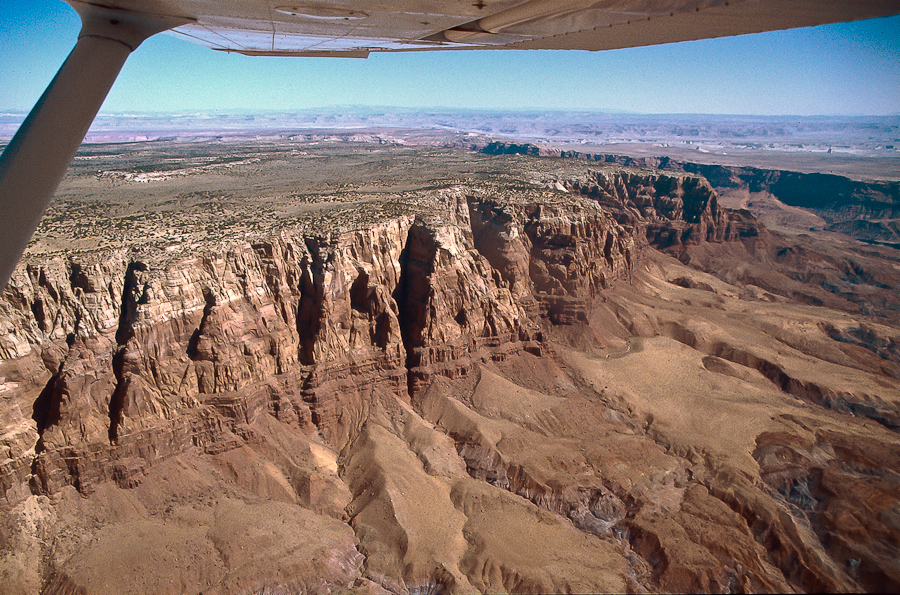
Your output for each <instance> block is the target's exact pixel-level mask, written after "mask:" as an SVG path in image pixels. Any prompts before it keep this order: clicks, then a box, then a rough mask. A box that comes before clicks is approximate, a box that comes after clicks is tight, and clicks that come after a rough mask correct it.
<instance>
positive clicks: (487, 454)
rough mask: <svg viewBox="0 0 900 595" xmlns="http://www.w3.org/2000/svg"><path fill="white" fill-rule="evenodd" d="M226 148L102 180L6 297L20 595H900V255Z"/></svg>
mask: <svg viewBox="0 0 900 595" xmlns="http://www.w3.org/2000/svg"><path fill="white" fill-rule="evenodd" d="M202 147H203V148H202V149H201V148H198V146H197V145H194V144H190V143H179V142H175V141H173V142H171V143H163V144H162V145H160V144H159V143H133V144H130V145H96V146H94V147H93V148H91V147H88V148H86V149H83V151H82V153H81V154H80V156H81V160H80V161H79V160H77V159H76V163H75V165H74V166H73V170H72V171H71V172H70V174H69V177H68V178H67V180H66V182H64V184H63V186H62V187H61V190H60V192H59V194H58V197H57V199H56V202H55V203H54V206H52V207H51V209H50V212H48V214H47V216H46V217H45V220H44V222H43V223H42V227H41V228H40V229H39V231H38V235H37V237H36V238H35V240H34V242H33V243H32V245H31V246H30V247H29V251H28V252H27V253H26V256H25V258H24V259H23V262H22V263H20V266H19V268H17V270H16V272H15V273H14V275H13V278H12V280H11V282H10V284H9V286H8V287H7V288H6V289H5V290H4V292H3V294H2V300H0V331H2V332H0V399H2V401H0V424H2V434H0V527H2V531H0V584H2V585H4V587H3V590H4V592H8V593H44V594H47V595H50V594H57V593H59V594H78V593H85V594H87V593H90V594H103V593H110V594H112V593H116V594H124V593H173V594H174V593H205V594H211V595H212V594H239V593H240V594H242V593H260V594H262V593H273V594H274V593H328V592H353V593H444V592H446V593H473V592H490V593H502V592H508V593H521V592H528V593H547V592H579V593H595V592H631V593H643V592H696V591H704V592H712V591H716V592H750V591H752V592H770V591H778V592H806V591H895V590H896V589H897V588H898V587H900V566H898V563H897V560H898V559H900V557H898V553H900V504H898V502H900V475H898V472H897V469H898V468H900V465H898V463H900V437H898V433H897V432H898V429H900V407H898V404H900V389H898V379H900V300H898V297H897V292H896V289H897V288H898V287H900V253H898V252H897V251H896V250H895V249H893V248H891V247H889V246H883V245H870V244H865V243H860V242H857V241H855V240H853V239H851V238H849V237H846V236H841V235H838V234H833V233H828V232H826V231H821V230H820V229H816V230H809V229H808V228H807V229H801V228H797V227H794V228H788V227H789V226H786V227H785V228H783V229H774V228H772V229H770V228H769V227H767V226H766V225H765V224H764V223H763V221H761V219H760V218H759V217H757V216H756V215H754V213H753V212H752V210H751V209H749V208H727V207H726V206H724V205H723V198H722V197H721V196H720V193H719V191H717V188H718V187H719V186H721V184H716V183H715V180H716V179H717V178H716V177H715V176H714V175H712V174H711V173H710V172H694V171H688V168H685V167H679V168H677V169H678V171H675V169H674V168H660V167H659V164H646V163H644V164H638V163H629V164H623V163H618V162H616V163H606V162H604V163H599V162H597V160H596V159H595V160H587V159H574V158H571V157H573V156H565V155H558V156H554V157H546V156H545V157H541V156H538V155H527V154H521V153H522V152H521V151H500V150H495V151H493V152H494V153H498V154H497V155H487V154H485V153H477V152H465V151H460V150H458V149H451V148H446V147H427V148H424V147H407V146H390V145H389V146H382V145H380V144H379V145H378V149H377V151H376V150H374V149H373V146H372V143H371V142H369V143H354V142H347V141H346V140H343V139H328V138H324V139H316V140H309V139H306V140H305V141H304V142H297V141H291V142H286V141H283V140H278V141H271V142H247V143H243V141H242V143H228V142H222V143H221V144H219V145H202ZM156 151H165V152H166V154H168V155H176V156H177V157H174V158H170V160H169V161H163V160H160V159H156V158H155V155H156V153H155V152H156ZM526 152H527V151H526ZM564 157H568V158H564ZM326 161H327V165H323V163H324V162H326ZM648 165H655V166H654V167H648ZM323 168H324V169H323ZM329 168H330V169H329ZM733 173H734V172H732V174H733ZM141 175H142V176H143V177H139V176H141ZM739 177H740V176H737V178H739ZM737 178H734V176H732V178H730V179H737ZM338 179H339V180H340V183H337V182H336V181H335V180H338ZM711 182H713V183H711ZM714 184H715V186H714ZM774 184H775V182H773V183H772V185H770V186H767V187H766V189H765V191H767V192H768V191H772V193H773V194H775V190H777V188H775V186H774ZM773 188H775V190H773ZM753 191H754V192H763V189H754V190H753ZM734 206H735V207H742V206H748V205H742V204H735V205H734ZM749 206H753V205H752V204H751V205H749ZM809 214H810V216H820V215H819V214H817V213H816V212H815V211H809ZM891 216H892V217H893V216H895V214H892V215H891ZM100 238H102V241H101V239H100ZM73 246H74V248H73Z"/></svg>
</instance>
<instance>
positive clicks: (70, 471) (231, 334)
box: [2, 192, 636, 502]
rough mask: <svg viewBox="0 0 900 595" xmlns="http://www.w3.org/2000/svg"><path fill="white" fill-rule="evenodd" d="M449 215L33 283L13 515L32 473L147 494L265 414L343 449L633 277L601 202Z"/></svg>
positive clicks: (25, 313)
mask: <svg viewBox="0 0 900 595" xmlns="http://www.w3.org/2000/svg"><path fill="white" fill-rule="evenodd" d="M573 204H574V205H575V208H574V209H573ZM439 208H440V209H441V211H442V212H440V213H437V214H435V216H433V217H431V218H423V217H418V218H411V217H400V218H397V219H394V220H388V221H384V222H381V223H378V224H376V225H373V226H372V227H371V228H369V229H365V230H356V231H347V232H344V233H337V234H332V235H329V236H321V237H294V236H291V235H290V234H288V233H285V234H282V236H281V237H279V238H274V239H271V240H268V241H261V242H259V243H235V244H234V245H232V246H230V247H229V248H228V249H227V250H225V251H223V252H219V253H216V252H207V251H201V252H200V253H198V254H197V255H196V256H194V257H191V258H188V259H178V260H171V261H168V262H167V261H165V260H162V259H160V258H159V257H156V258H154V257H152V256H151V257H150V258H142V257H140V256H138V255H133V254H129V253H116V254H111V255H104V257H103V258H102V259H95V260H87V259H86V258H81V259H80V258H78V257H75V258H72V259H70V260H68V261H61V260H57V261H54V262H51V263H48V264H46V265H31V266H28V267H27V268H26V269H25V270H23V271H20V272H19V273H18V274H17V275H16V277H15V278H14V279H13V282H12V283H11V286H10V288H9V290H8V292H7V294H6V295H7V300H6V301H5V302H4V307H5V313H4V314H5V316H4V322H5V327H6V331H7V332H6V333H5V335H4V338H3V339H2V349H3V352H2V355H3V362H4V363H3V366H4V368H3V370H4V375H5V377H6V382H7V384H6V385H5V389H6V390H5V393H6V398H7V399H8V400H9V401H10V402H11V403H13V404H14V407H12V408H11V409H10V410H9V412H8V413H7V415H10V416H12V417H11V418H10V419H8V420H6V421H7V424H6V427H9V428H16V429H15V430H14V431H13V432H12V433H11V434H8V435H7V436H6V437H5V439H4V446H5V448H6V455H7V456H6V457H5V458H6V459H7V462H6V464H5V469H4V479H3V487H4V491H5V492H6V498H7V500H9V501H13V502H14V501H16V500H17V499H18V498H21V497H23V496H24V495H25V494H26V493H27V491H22V487H21V485H19V486H18V487H16V486H14V484H19V482H21V481H23V480H25V479H26V476H29V475H30V474H33V475H30V476H31V477H32V479H31V480H30V481H31V483H32V486H31V490H32V491H37V492H38V493H48V494H49V493H53V492H55V491H56V490H58V489H59V488H60V487H62V486H65V485H75V486H76V487H78V488H79V489H80V490H83V491H89V490H90V486H91V485H92V484H93V483H95V482H99V481H103V480H107V479H115V480H116V481H118V482H120V483H121V484H123V485H124V484H128V483H129V482H131V481H134V478H133V477H132V476H135V475H137V476H139V475H140V473H141V470H142V469H143V468H144V467H145V466H146V465H148V464H151V462H152V461H153V460H155V459H158V458H164V457H165V456H171V455H172V454H175V453H178V452H181V451H183V450H185V449H186V448H188V447H190V446H192V445H198V444H199V445H202V446H204V447H205V448H208V449H216V448H221V447H222V446H221V444H220V443H221V442H222V441H227V440H228V434H230V433H233V432H235V431H237V430H236V427H237V426H239V425H240V424H241V423H246V422H247V421H248V420H250V419H253V418H255V417H256V416H257V415H258V414H259V413H260V412H263V411H268V412H270V413H272V414H274V415H275V416H276V418H278V419H281V420H285V421H292V422H296V423H299V424H300V425H301V426H304V427H307V428H308V429H309V430H310V431H313V430H317V431H318V432H319V433H320V434H321V436H322V437H323V438H324V439H325V440H326V442H328V443H329V444H330V445H332V446H333V447H334V448H336V449H338V450H339V449H341V448H343V447H344V446H346V445H347V444H348V442H349V441H350V440H352V439H353V437H355V436H356V434H357V433H358V432H359V429H360V427H361V425H362V424H363V422H364V421H365V419H366V418H367V416H368V414H369V409H370V407H371V406H372V403H373V402H375V401H376V400H377V398H376V396H377V395H378V394H393V395H398V396H403V397H404V398H408V396H407V395H408V394H412V395H415V393H416V392H417V391H418V390H420V389H421V388H422V387H426V386H427V385H428V384H429V383H430V382H431V380H432V379H433V378H434V377H435V376H436V375H443V376H446V377H451V378H452V377H458V376H460V375H465V374H467V373H468V372H469V371H470V370H471V368H472V365H473V360H475V359H478V358H480V357H483V356H492V357H503V354H504V353H509V352H513V351H522V350H528V351H531V352H535V353H539V352H540V350H541V346H540V345H541V331H540V327H539V325H538V324H537V323H536V322H535V320H536V319H535V318H532V317H530V316H529V314H535V313H536V312H537V310H538V304H539V303H541V302H542V300H546V299H550V297H549V296H560V297H571V298H576V299H582V300H583V299H585V298H589V297H591V296H593V295H595V293H596V292H597V291H598V290H599V289H600V288H602V287H605V286H606V285H607V284H608V283H609V282H610V281H611V280H613V279H615V278H617V277H619V276H621V275H622V274H624V273H626V272H627V271H629V270H630V269H631V267H632V266H633V259H634V258H635V252H636V247H635V242H634V238H633V237H632V233H631V230H630V229H625V228H623V227H622V226H620V225H618V224H617V223H615V222H614V221H613V220H612V219H611V218H610V217H609V215H607V214H606V213H604V212H603V211H602V210H600V209H599V208H597V207H596V206H593V205H591V204H590V203H583V204H582V203H581V202H580V201H579V200H569V199H562V200H560V199H556V200H555V202H554V201H552V200H548V201H546V202H541V203H536V204H535V203H525V202H523V203H522V204H518V205H514V206H510V207H503V206H501V205H500V203H499V202H498V201H497V200H496V199H493V200H492V199H489V198H480V197H477V196H469V197H468V198H467V197H466V196H465V195H464V194H463V193H462V192H456V193H449V194H447V195H446V196H443V197H441V199H440V202H439ZM495 213H503V217H501V218H497V217H495V216H494V214H495ZM545 308H546V306H545ZM16 490H18V491H16ZM13 492H15V494H16V495H14V494H13Z"/></svg>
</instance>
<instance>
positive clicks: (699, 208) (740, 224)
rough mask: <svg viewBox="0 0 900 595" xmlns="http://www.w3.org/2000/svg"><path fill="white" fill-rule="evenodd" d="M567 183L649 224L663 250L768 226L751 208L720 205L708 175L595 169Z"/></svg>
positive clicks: (744, 235) (624, 217)
mask: <svg viewBox="0 0 900 595" xmlns="http://www.w3.org/2000/svg"><path fill="white" fill-rule="evenodd" d="M561 184H562V185H563V186H564V187H565V188H566V189H568V190H570V191H571V192H575V193H578V194H582V195H584V196H589V197H591V198H594V199H595V200H597V202H598V203H600V204H601V205H602V206H604V207H605V208H607V209H609V210H610V211H612V212H613V213H616V214H617V215H618V220H619V221H620V222H623V223H626V222H627V223H630V224H632V225H643V226H644V227H645V228H646V236H647V241H648V242H649V243H650V245H651V246H653V247H654V248H657V249H659V250H664V251H671V252H679V251H683V249H684V247H685V246H687V245H691V244H699V243H701V242H714V243H719V242H727V241H736V240H748V239H751V238H756V237H759V236H760V235H762V234H764V233H765V231H764V229H763V228H762V226H761V225H760V224H759V222H758V221H757V220H756V218H755V217H753V215H751V214H750V212H749V211H745V210H739V211H734V210H731V209H725V208H722V207H720V206H719V204H718V196H717V195H716V192H715V190H713V188H712V187H711V186H710V185H709V182H707V181H706V180H705V179H704V178H700V177H695V176H685V175H668V174H663V173H660V172H651V171H647V170H596V171H593V170H589V171H588V173H587V174H586V175H584V176H581V177H578V178H573V179H566V180H563V181H562V182H561Z"/></svg>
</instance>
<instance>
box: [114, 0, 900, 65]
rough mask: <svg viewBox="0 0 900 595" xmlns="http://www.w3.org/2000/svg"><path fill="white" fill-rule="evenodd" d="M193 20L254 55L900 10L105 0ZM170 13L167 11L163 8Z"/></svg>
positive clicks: (573, 44)
mask: <svg viewBox="0 0 900 595" xmlns="http://www.w3.org/2000/svg"><path fill="white" fill-rule="evenodd" d="M103 4H104V5H108V6H115V7H120V8H124V9H128V10H135V11H145V12H153V11H160V10H163V11H164V12H165V13H166V14H169V15H171V16H187V17H190V18H192V19H195V22H193V23H191V24H187V25H184V26H181V27H178V28H176V29H175V30H174V33H175V34H176V35H178V36H180V37H183V38H185V39H188V40H190V41H193V42H196V43H200V44H203V45H206V46H208V47H211V48H213V49H216V50H220V51H227V52H239V53H242V54H248V55H287V56H290V55H295V56H297V55H299V56H309V55H333V56H341V55H343V56H359V57H364V56H366V55H367V54H368V53H369V52H379V51H421V50H447V49H557V50H561V49H568V50H608V49H615V48H625V47H634V46H644V45H654V44H660V43H670V42H676V41H687V40H693V39H705V38H710V37H723V36H729V35H739V34H744V33H758V32H761V31H771V30H777V29H790V28H794V27H806V26H811V25H822V24H826V23H834V22H840V21H851V20H857V19H865V18H872V17H878V16H885V15H891V14H897V13H900V2H898V1H897V0H527V1H522V0H483V1H473V0H357V1H349V0H344V1H308V2H302V1H297V0H169V1H165V2H164V1H154V0H104V2H103ZM163 7H165V8H163Z"/></svg>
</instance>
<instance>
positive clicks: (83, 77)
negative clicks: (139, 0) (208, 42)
mask: <svg viewBox="0 0 900 595" xmlns="http://www.w3.org/2000/svg"><path fill="white" fill-rule="evenodd" d="M71 4H72V5H73V7H74V8H75V10H76V11H77V12H78V14H79V16H80V17H81V23H82V27H81V33H80V34H79V36H78V42H77V43H76V44H75V48H74V49H73V50H72V53H71V54H69V57H68V58H67V59H66V61H65V62H64V63H63V65H62V67H61V68H60V69H59V72H58V73H57V74H56V77H55V78H54V79H53V81H52V82H51V83H50V86H49V87H47V90H46V91H44V94H43V95H42V96H41V98H40V100H38V102H37V104H36V105H35V106H34V108H33V109H32V110H31V113H30V114H28V117H27V118H26V119H25V121H24V122H23V123H22V126H21V127H20V128H19V130H18V132H16V135H15V136H14V137H13V139H12V140H11V141H10V143H9V145H8V146H7V147H6V150H5V151H3V155H2V156H0V290H2V289H3V288H4V287H6V283H7V281H9V278H10V276H11V275H12V272H13V269H15V267H16V263H18V261H19V258H20V257H21V256H22V253H23V252H24V251H25V247H26V246H27V245H28V241H29V240H30V239H31V234H32V233H33V232H34V230H35V228H36V227H37V225H38V223H39V222H40V220H41V216H42V215H43V214H44V211H45V210H46V208H47V205H48V204H49V202H50V199H51V198H52V197H53V194H54V192H56V187H57V186H58V185H59V183H60V181H62V178H63V176H64V175H65V173H66V170H67V169H68V167H69V163H70V162H71V161H72V158H73V157H74V156H75V151H77V150H78V147H79V146H80V145H81V141H82V140H84V136H85V134H87V131H88V128H90V126H91V123H92V122H93V121H94V117H95V116H96V115H97V111H99V109H100V106H101V105H102V104H103V101H104V99H106V95H107V93H109V90H110V88H111V87H112V85H113V83H114V82H115V80H116V77H117V76H118V74H119V71H120V70H121V69H122V66H123V65H124V64H125V60H126V59H127V58H128V56H129V54H131V52H132V51H134V50H135V49H136V48H137V47H138V46H139V45H140V44H141V42H143V41H144V40H145V39H147V38H148V37H150V36H151V35H154V34H156V33H159V32H160V31H165V30H166V29H171V28H172V27H177V26H179V25H183V24H186V23H188V22H191V19H187V18H177V17H168V16H159V15H149V14H139V13H134V12H129V11H123V10H117V9H111V8H105V7H98V6H94V5H91V4H85V3H83V2H76V1H72V2H71Z"/></svg>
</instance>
